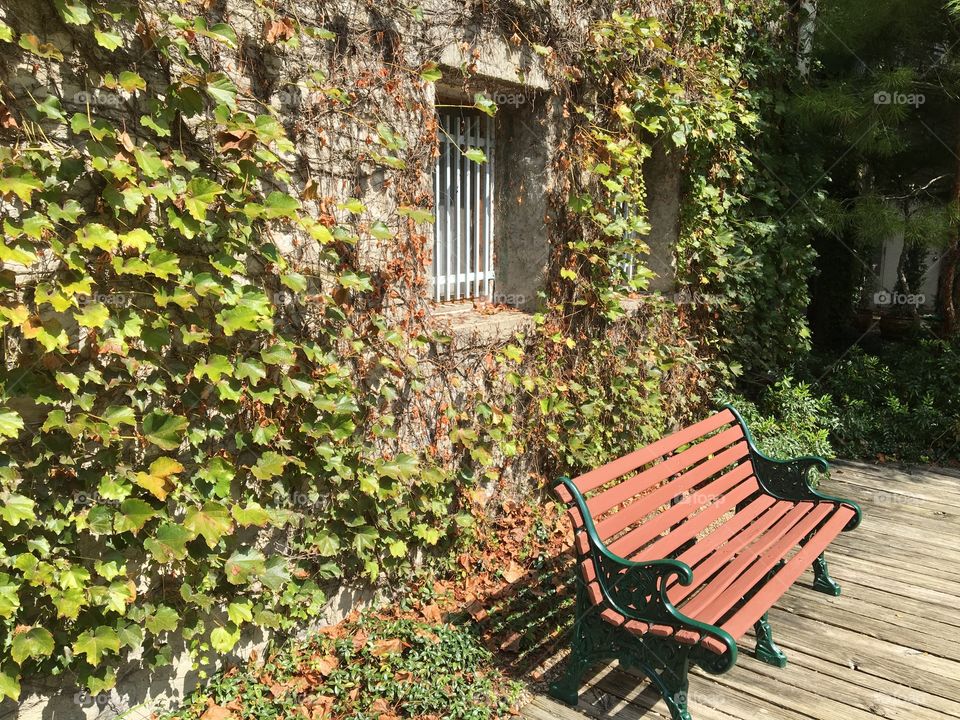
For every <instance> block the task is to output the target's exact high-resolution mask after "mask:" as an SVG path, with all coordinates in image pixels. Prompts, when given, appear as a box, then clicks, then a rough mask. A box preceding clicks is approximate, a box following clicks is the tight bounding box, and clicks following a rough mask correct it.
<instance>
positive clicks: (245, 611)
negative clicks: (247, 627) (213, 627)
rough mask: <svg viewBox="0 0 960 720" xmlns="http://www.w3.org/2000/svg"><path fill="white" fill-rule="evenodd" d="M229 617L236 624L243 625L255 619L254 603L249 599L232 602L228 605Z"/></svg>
mask: <svg viewBox="0 0 960 720" xmlns="http://www.w3.org/2000/svg"><path fill="white" fill-rule="evenodd" d="M227 617H228V618H230V622H232V623H233V624H234V625H243V624H244V623H248V622H252V621H253V603H251V602H250V601H249V600H247V601H244V602H239V601H237V602H232V603H230V604H229V605H227Z"/></svg>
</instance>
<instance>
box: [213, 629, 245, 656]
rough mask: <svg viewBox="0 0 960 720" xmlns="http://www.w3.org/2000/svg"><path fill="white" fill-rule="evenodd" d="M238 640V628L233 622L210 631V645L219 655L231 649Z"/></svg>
mask: <svg viewBox="0 0 960 720" xmlns="http://www.w3.org/2000/svg"><path fill="white" fill-rule="evenodd" d="M239 640H240V628H238V627H237V626H236V625H234V624H233V623H230V624H229V625H228V626H227V627H218V628H214V629H213V632H211V633H210V645H212V646H213V649H214V650H216V651H217V652H218V653H220V654H221V655H223V654H226V653H228V652H230V651H231V650H233V647H234V646H235V645H236V644H237V642H239Z"/></svg>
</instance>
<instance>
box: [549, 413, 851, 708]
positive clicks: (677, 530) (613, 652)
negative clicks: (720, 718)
mask: <svg viewBox="0 0 960 720" xmlns="http://www.w3.org/2000/svg"><path fill="white" fill-rule="evenodd" d="M811 469H818V470H820V471H822V472H826V471H827V462H826V460H824V459H823V458H820V457H812V456H810V457H801V458H796V459H794V460H786V461H783V460H774V459H772V458H769V457H767V456H765V455H764V454H763V453H761V452H760V451H758V450H757V448H756V446H755V444H754V441H753V437H752V436H751V434H750V430H749V428H748V427H747V425H746V423H745V422H744V420H743V418H742V417H741V416H740V414H739V413H738V412H737V411H736V410H735V409H734V408H732V407H731V406H729V405H727V406H724V409H723V410H722V411H721V412H719V413H717V414H715V415H713V416H711V417H709V418H707V419H706V420H703V421H701V422H698V423H696V424H694V425H691V426H690V427H688V428H686V429H683V430H680V431H678V432H676V433H674V434H672V435H669V436H668V437H665V438H663V439H661V440H658V441H657V442H655V443H653V444H651V445H648V446H647V447H644V448H641V449H640V450H637V451H635V452H632V453H630V454H629V455H626V456H624V457H622V458H619V459H618V460H614V461H613V462H610V463H608V464H606V465H603V466H601V467H599V468H596V469H594V470H591V471H589V472H587V473H585V474H583V475H580V476H579V477H577V478H575V479H573V480H571V479H570V478H566V477H564V478H560V479H559V480H558V481H557V482H556V484H555V487H554V489H555V491H556V492H557V494H558V495H559V496H560V497H561V499H562V500H563V501H564V502H566V503H567V504H568V507H569V515H570V518H571V520H572V522H573V528H574V538H575V541H574V544H575V549H576V555H577V565H578V572H577V578H576V585H577V598H576V618H575V623H574V627H573V636H572V640H571V645H572V648H571V653H570V657H569V659H568V661H567V667H566V670H565V673H564V675H563V676H562V677H561V679H560V680H558V681H557V682H555V683H554V684H553V685H552V686H551V688H550V693H551V695H553V696H554V697H556V698H557V699H559V700H562V701H564V702H566V703H569V704H571V705H576V704H577V701H578V688H579V685H580V681H581V678H582V676H583V673H584V672H585V671H586V670H587V668H588V667H589V666H590V665H592V664H594V663H597V662H608V661H610V660H614V659H617V660H619V661H620V663H621V664H622V665H625V666H629V667H633V668H637V669H639V670H640V671H642V672H643V673H644V674H645V675H646V676H647V677H649V678H650V680H651V682H652V684H653V685H654V686H655V687H656V688H657V690H659V692H660V694H661V695H662V696H663V699H664V701H665V702H666V704H667V707H668V708H669V709H670V714H671V716H672V718H673V720H689V718H690V714H689V712H688V711H687V689H688V681H687V671H688V669H689V668H690V667H691V666H692V665H699V666H700V667H702V668H703V669H704V670H705V671H707V672H709V673H712V674H720V673H724V672H726V671H727V670H729V669H730V668H732V667H733V665H734V664H735V663H736V661H737V645H736V641H737V640H738V639H740V638H742V637H743V636H744V634H745V633H746V632H747V630H749V629H750V628H751V627H752V628H754V630H755V633H756V650H755V654H756V657H757V658H758V659H760V660H762V661H764V662H767V663H770V664H772V665H776V666H778V667H783V666H785V665H786V658H785V656H784V654H783V652H782V651H781V650H780V649H779V648H778V647H777V646H776V644H775V643H774V642H773V638H772V634H771V630H770V625H769V623H768V622H767V611H768V610H769V609H770V608H771V607H772V606H773V604H774V603H775V602H776V601H777V600H778V599H779V598H780V596H781V595H783V594H784V593H785V592H786V591H787V589H788V588H789V587H790V586H791V585H792V584H793V582H794V581H795V580H797V578H799V577H800V575H801V574H802V573H803V572H804V570H806V569H807V568H808V567H810V566H811V565H812V566H813V569H814V582H813V587H814V589H816V590H819V591H821V592H825V593H827V594H830V595H839V594H840V587H839V586H838V585H837V584H836V583H835V582H834V581H833V580H832V579H831V578H830V575H829V574H828V571H827V563H826V561H825V560H824V555H823V552H824V549H825V548H826V547H827V545H828V544H829V543H830V541H831V540H833V538H835V537H836V536H837V535H838V534H839V533H840V532H841V531H844V530H852V529H854V528H855V527H857V525H858V524H859V523H860V508H859V507H858V506H857V505H856V503H853V502H850V501H848V500H841V499H839V498H834V497H830V496H828V495H824V494H821V493H820V492H817V490H815V489H814V488H813V487H812V486H811V484H810V482H809V473H810V470H811Z"/></svg>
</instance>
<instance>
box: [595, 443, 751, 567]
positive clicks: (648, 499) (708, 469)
mask: <svg viewBox="0 0 960 720" xmlns="http://www.w3.org/2000/svg"><path fill="white" fill-rule="evenodd" d="M748 454H749V450H748V448H747V443H746V442H739V443H737V444H736V445H734V446H733V447H730V448H728V449H727V450H724V451H723V452H722V453H720V454H719V455H717V456H716V457H714V458H711V459H710V460H707V461H706V462H703V463H700V464H699V465H697V466H696V467H694V468H693V469H692V470H689V471H687V472H685V473H683V474H682V475H680V476H678V477H677V478H675V479H674V480H671V481H670V482H669V483H667V484H665V485H663V486H661V487H659V488H657V489H656V490H654V491H653V492H651V493H650V494H649V495H644V496H643V497H641V498H638V499H637V500H636V501H634V502H632V503H630V504H629V505H627V506H625V507H623V508H622V509H621V510H619V511H617V512H615V513H613V514H612V515H609V516H607V517H605V518H604V519H603V520H601V521H600V522H599V523H598V524H597V534H598V535H599V536H600V538H601V539H603V540H606V539H607V538H611V537H613V536H614V535H616V534H617V533H618V532H620V531H621V530H623V529H624V528H626V527H629V526H631V525H634V524H636V523H637V522H639V521H640V520H642V519H643V518H645V517H646V516H647V515H649V514H650V513H652V512H654V511H655V510H656V509H657V508H659V507H661V506H662V505H666V504H667V503H669V502H670V501H671V500H672V499H673V498H675V497H677V496H679V495H681V494H683V493H685V492H687V491H688V490H691V489H693V488H694V487H696V486H697V485H699V484H700V483H702V482H704V481H705V480H707V479H708V478H709V477H710V476H711V475H716V474H717V473H719V472H720V471H721V470H723V469H724V468H726V467H728V466H730V465H734V464H736V463H738V462H739V461H741V460H743V459H744V458H746V457H748ZM740 467H746V469H747V473H748V474H749V472H750V465H749V464H745V465H741V466H740ZM587 504H588V506H589V501H588V503H587ZM638 547H639V546H638ZM632 550H633V549H632V548H631V552H632ZM614 552H616V551H614Z"/></svg>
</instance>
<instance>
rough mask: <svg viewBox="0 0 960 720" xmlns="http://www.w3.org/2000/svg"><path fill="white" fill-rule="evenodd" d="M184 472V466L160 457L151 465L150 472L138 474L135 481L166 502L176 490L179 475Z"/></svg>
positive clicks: (173, 460) (134, 476) (170, 459)
mask: <svg viewBox="0 0 960 720" xmlns="http://www.w3.org/2000/svg"><path fill="white" fill-rule="evenodd" d="M181 472H183V465H181V464H180V463H179V462H178V461H177V460H175V459H173V458H169V457H158V458H157V459H156V460H154V461H153V462H151V463H150V469H149V471H148V472H143V471H140V472H137V473H135V474H134V475H133V478H132V479H133V481H134V482H135V483H136V484H137V485H139V486H140V487H142V488H144V489H146V490H149V491H150V493H151V494H152V495H153V496H154V497H156V498H157V499H158V500H165V499H166V498H167V495H168V494H169V493H170V491H171V490H172V489H173V488H174V480H175V479H176V476H177V474H178V473H181Z"/></svg>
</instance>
